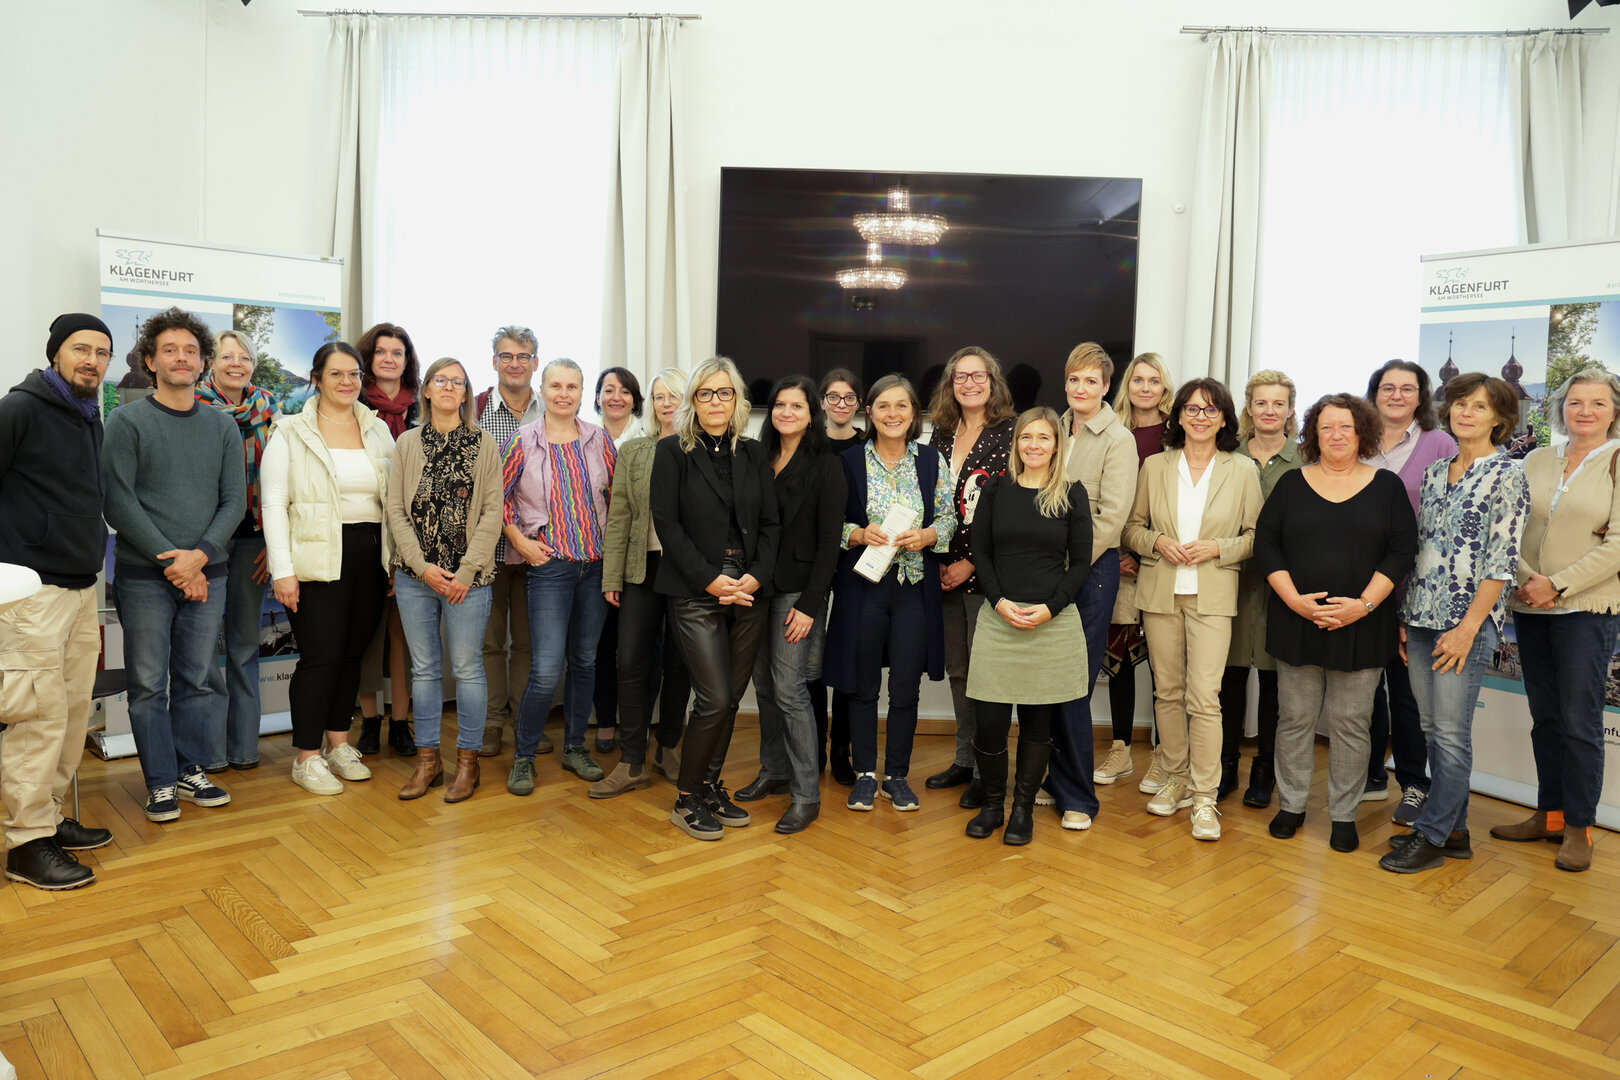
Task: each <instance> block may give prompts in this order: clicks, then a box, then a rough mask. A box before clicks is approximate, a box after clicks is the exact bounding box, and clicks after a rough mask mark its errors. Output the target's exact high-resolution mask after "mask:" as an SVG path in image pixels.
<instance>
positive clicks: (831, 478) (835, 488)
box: [767, 421, 849, 619]
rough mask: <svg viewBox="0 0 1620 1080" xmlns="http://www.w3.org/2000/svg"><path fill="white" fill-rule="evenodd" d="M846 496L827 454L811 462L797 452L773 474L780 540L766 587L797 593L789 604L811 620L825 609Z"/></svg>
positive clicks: (839, 467) (840, 467)
mask: <svg viewBox="0 0 1620 1080" xmlns="http://www.w3.org/2000/svg"><path fill="white" fill-rule="evenodd" d="M767 423H769V421H767ZM848 496H849V485H848V484H847V483H846V482H845V481H844V466H843V465H842V464H841V463H840V462H839V460H838V459H837V458H836V457H834V456H833V455H832V454H822V455H820V456H818V457H815V458H811V457H809V456H807V455H806V454H804V453H803V452H802V451H801V452H799V453H797V454H794V455H793V460H792V461H790V462H788V463H787V468H785V469H783V470H782V471H781V472H780V473H777V475H776V506H777V510H778V512H779V513H780V514H781V516H782V539H781V540H780V542H778V544H777V547H776V574H775V575H774V577H773V578H772V580H771V582H770V584H771V585H772V586H774V591H775V592H778V593H794V592H796V593H798V594H799V599H798V600H797V601H795V602H794V605H793V606H794V607H795V608H796V609H798V610H799V611H800V612H802V613H804V614H805V615H808V616H810V617H811V618H812V619H814V618H817V617H818V616H820V615H821V614H822V612H823V611H824V610H825V608H826V606H827V591H828V589H830V588H831V587H832V579H833V572H834V571H836V570H837V569H838V552H839V538H840V536H841V535H842V534H843V530H844V501H845V499H847V498H848Z"/></svg>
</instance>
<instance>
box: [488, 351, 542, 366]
mask: <svg viewBox="0 0 1620 1080" xmlns="http://www.w3.org/2000/svg"><path fill="white" fill-rule="evenodd" d="M495 359H497V360H499V361H500V362H501V363H502V364H505V365H506V366H507V367H511V366H512V365H513V364H522V365H523V366H524V367H528V366H529V365H530V364H532V363H534V353H532V352H520V353H509V352H503V353H496V354H495Z"/></svg>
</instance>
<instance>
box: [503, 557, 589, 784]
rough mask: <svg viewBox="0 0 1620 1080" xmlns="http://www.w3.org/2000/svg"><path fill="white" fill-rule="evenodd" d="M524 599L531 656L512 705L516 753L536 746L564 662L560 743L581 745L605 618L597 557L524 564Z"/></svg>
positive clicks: (526, 754)
mask: <svg viewBox="0 0 1620 1080" xmlns="http://www.w3.org/2000/svg"><path fill="white" fill-rule="evenodd" d="M524 599H525V601H526V602H527V604H528V607H529V645H530V648H531V649H532V650H533V654H532V655H533V661H532V663H531V664H530V666H529V685H528V686H526V687H524V688H523V704H522V706H520V707H519V709H518V723H517V736H516V740H517V754H518V756H519V757H533V756H534V754H535V751H536V750H538V749H540V734H541V732H543V731H545V728H546V714H547V713H549V712H550V711H551V699H552V698H553V697H555V696H556V693H557V683H559V682H560V681H562V677H563V667H564V665H565V664H566V665H567V668H568V684H567V686H566V687H565V688H564V691H563V722H564V726H563V749H564V750H576V749H578V748H580V747H582V746H584V745H585V722H586V721H587V720H589V719H590V718H591V705H592V703H593V700H594V698H595V694H596V643H597V642H598V641H600V640H601V638H602V624H603V623H604V622H606V621H607V609H608V602H607V598H606V597H604V596H603V595H602V560H600V559H597V560H594V561H592V562H578V561H576V560H573V559H552V560H550V561H549V562H545V563H542V564H541V565H539V566H531V567H529V580H528V586H527V588H526V590H525V592H524Z"/></svg>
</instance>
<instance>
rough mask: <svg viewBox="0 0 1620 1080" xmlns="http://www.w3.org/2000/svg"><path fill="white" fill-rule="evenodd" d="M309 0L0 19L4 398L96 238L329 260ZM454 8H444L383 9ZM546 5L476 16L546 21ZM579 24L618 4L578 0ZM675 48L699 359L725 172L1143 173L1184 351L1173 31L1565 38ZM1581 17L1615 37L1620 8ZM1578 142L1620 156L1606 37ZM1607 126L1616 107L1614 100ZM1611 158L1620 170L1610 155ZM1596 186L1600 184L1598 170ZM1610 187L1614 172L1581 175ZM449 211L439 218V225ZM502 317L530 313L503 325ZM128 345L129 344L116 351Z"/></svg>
mask: <svg viewBox="0 0 1620 1080" xmlns="http://www.w3.org/2000/svg"><path fill="white" fill-rule="evenodd" d="M299 6H318V5H317V3H316V0H253V3H252V5H251V6H249V7H245V8H244V7H243V6H242V4H241V3H240V2H239V0H53V2H52V3H50V4H29V5H7V6H6V8H5V10H4V13H3V14H0V100H3V101H5V102H6V103H7V105H6V107H5V109H4V115H3V116H0V125H3V126H0V146H3V147H4V151H5V152H4V157H3V160H4V161H5V162H6V168H4V169H0V185H3V186H0V215H3V216H0V251H4V252H5V253H6V256H7V257H6V258H5V261H4V266H3V267H0V388H4V387H7V386H10V385H11V384H12V383H13V382H15V381H16V379H17V378H20V377H21V375H22V373H23V372H24V371H26V370H27V369H28V368H30V367H33V366H35V365H36V364H37V363H38V362H39V355H38V354H39V353H40V352H41V350H42V346H43V339H44V337H45V332H46V327H47V326H48V324H49V321H50V319H51V317H53V316H54V315H55V314H56V313H58V312H61V311H66V310H75V309H86V308H88V309H92V310H94V309H95V308H96V307H97V305H98V299H97V287H96V268H95V265H94V245H93V237H94V232H95V229H96V228H97V227H98V226H99V227H107V228H112V229H119V230H125V231H130V232H135V233H142V234H147V235H152V236H157V237H162V238H170V239H177V240H205V241H208V242H212V243H220V244H231V245H237V246H243V247H256V248H269V249H274V250H282V251H289V252H297V253H305V254H328V253H330V246H331V236H330V228H331V195H330V190H329V189H330V187H331V184H332V180H331V176H332V171H333V168H334V164H333V154H332V149H331V148H332V146H333V144H334V142H335V135H334V128H333V126H332V119H333V116H332V109H331V108H330V106H329V105H328V103H327V102H326V101H325V100H324V97H325V92H326V91H325V80H324V76H323V72H324V69H325V60H326V41H327V28H326V25H325V20H322V19H305V18H301V17H300V16H298V15H297V14H296V9H297V8H298V7H299ZM377 6H379V7H387V8H389V9H390V10H406V9H414V10H434V9H438V10H444V9H446V8H454V7H456V6H457V5H455V4H450V3H445V2H443V0H394V2H393V3H385V2H381V0H380V2H379V3H378V5H377ZM544 6H545V5H544V4H543V3H541V2H540V0H481V2H480V3H479V4H477V5H476V7H478V8H479V9H483V10H535V9H538V8H543V7H544ZM558 6H561V7H567V8H568V9H570V10H585V11H590V10H600V11H610V10H623V8H624V7H625V6H626V5H625V4H623V3H622V2H620V0H570V3H568V4H566V5H558ZM684 6H685V7H686V8H689V9H692V10H694V11H697V12H699V13H701V14H702V15H703V16H704V18H703V21H701V22H693V23H689V24H688V26H687V29H686V31H685V39H684V46H683V48H684V64H685V69H684V81H685V93H686V107H687V108H686V118H687V119H686V134H687V139H688V149H689V153H688V157H687V162H686V176H687V184H688V189H687V206H688V211H689V221H690V223H691V226H692V235H693V246H692V251H691V259H690V267H689V270H690V273H691V275H692V284H693V296H694V302H695V311H694V321H693V325H694V331H693V351H694V354H696V355H705V354H707V353H708V352H709V351H711V349H712V346H713V333H714V288H715V271H716V257H717V251H718V216H719V184H720V168H721V166H723V165H752V166H787V167H827V168H856V169H895V170H908V169H909V170H916V171H929V170H942V171H951V170H954V171H966V172H1013V173H1017V172H1024V173H1054V174H1072V175H1125V176H1140V177H1141V178H1142V179H1143V182H1144V183H1143V213H1142V246H1141V278H1140V281H1141V291H1140V297H1139V302H1138V309H1137V341H1138V344H1139V347H1141V348H1144V349H1147V348H1158V349H1162V350H1165V351H1167V352H1168V353H1170V354H1172V355H1173V354H1174V353H1175V352H1176V351H1177V349H1178V348H1179V343H1180V341H1181V326H1182V308H1183V301H1184V297H1183V292H1184V258H1185V251H1186V225H1187V217H1186V215H1177V214H1176V213H1174V211H1173V209H1172V208H1173V206H1174V205H1175V204H1177V203H1178V202H1181V201H1183V200H1185V198H1186V189H1187V179H1188V174H1189V172H1190V170H1191V168H1192V157H1193V150H1194V146H1193V142H1194V137H1195V136H1194V130H1193V124H1194V118H1195V116H1196V112H1197V109H1198V105H1199V100H1200V97H1201V94H1202V84H1203V72H1204V49H1203V47H1202V46H1201V45H1200V44H1199V42H1198V39H1197V38H1195V37H1191V36H1184V35H1181V34H1179V33H1178V32H1177V31H1178V30H1179V28H1180V27H1181V25H1182V24H1183V23H1198V24H1235V25H1256V24H1258V25H1275V26H1293V25H1298V24H1299V23H1300V22H1302V21H1304V22H1309V23H1311V24H1312V25H1315V26H1322V27H1348V28H1401V29H1405V28H1410V29H1414V30H1431V29H1479V30H1492V29H1501V28H1503V27H1509V26H1511V27H1516V28H1520V27H1525V26H1532V25H1533V26H1554V27H1556V26H1565V25H1569V19H1568V12H1567V8H1566V6H1565V3H1564V0H1427V2H1423V3H1414V2H1412V0H1358V2H1357V3H1355V4H1344V5H1339V6H1338V7H1337V10H1335V11H1334V12H1332V13H1331V14H1330V13H1327V12H1322V13H1313V14H1311V15H1309V16H1307V15H1304V14H1302V13H1301V8H1302V7H1303V5H1300V4H1298V3H1297V2H1295V0H1159V2H1157V3H1152V4H1146V3H1143V4H1125V3H1120V2H1118V0H1007V2H1004V3H1002V4H1000V5H995V6H992V5H989V4H986V3H983V2H982V0H935V2H930V3H923V2H915V0H907V2H895V0H890V2H885V3H874V2H872V0H821V2H819V3H817V4H815V5H788V4H778V3H761V2H759V0H698V2H695V3H692V4H687V5H684ZM1576 25H1580V26H1607V27H1611V28H1620V8H1596V7H1593V8H1590V9H1588V11H1587V12H1585V13H1584V14H1583V15H1582V16H1581V17H1580V19H1579V20H1577V23H1576ZM1601 48H1602V56H1601V57H1600V60H1601V61H1602V62H1599V63H1594V64H1593V65H1591V69H1590V71H1589V75H1590V76H1591V78H1592V79H1593V80H1594V81H1606V83H1607V86H1608V88H1609V89H1606V90H1605V91H1604V93H1603V94H1601V95H1599V98H1600V101H1601V106H1600V108H1599V110H1598V112H1599V115H1598V116H1595V117H1594V120H1596V122H1595V123H1594V124H1593V125H1592V128H1591V129H1589V138H1593V139H1600V140H1606V142H1607V143H1608V144H1611V145H1612V143H1613V142H1614V139H1615V131H1616V125H1617V122H1620V121H1617V118H1616V115H1615V106H1614V101H1615V99H1617V98H1620V34H1614V35H1611V37H1610V38H1609V39H1605V40H1603V41H1602V42H1601ZM1605 109H1606V110H1607V111H1606V112H1604V111H1603V110H1605ZM1611 156H1612V155H1611ZM1604 171H1608V170H1607V169H1606V170H1604ZM1592 182H1593V184H1594V185H1598V186H1601V187H1603V188H1604V189H1607V190H1612V180H1611V179H1610V177H1608V176H1595V177H1594V178H1593V180H1592ZM450 212H453V209H452V210H451V211H450ZM515 317H519V318H521V317H523V316H522V313H521V312H519V313H515ZM115 344H116V346H117V347H119V348H125V347H127V345H128V344H129V343H127V342H122V341H120V342H117V343H115Z"/></svg>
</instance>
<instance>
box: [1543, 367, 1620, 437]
mask: <svg viewBox="0 0 1620 1080" xmlns="http://www.w3.org/2000/svg"><path fill="white" fill-rule="evenodd" d="M1576 383H1601V384H1602V385H1604V386H1607V387H1608V388H1609V400H1610V401H1612V402H1614V419H1613V420H1612V421H1610V422H1609V438H1611V439H1613V438H1615V437H1616V436H1620V377H1616V376H1615V374H1614V372H1612V371H1610V370H1609V369H1608V368H1606V367H1604V366H1603V365H1601V364H1593V365H1592V366H1591V367H1584V368H1581V369H1580V370H1579V371H1577V372H1575V374H1573V375H1571V376H1570V377H1569V378H1567V379H1565V380H1564V384H1563V385H1562V386H1560V387H1559V388H1558V389H1557V390H1554V391H1553V392H1552V393H1551V394H1548V395H1547V401H1546V404H1545V406H1544V408H1545V409H1546V412H1547V423H1548V425H1549V426H1551V428H1552V429H1553V434H1555V435H1565V436H1567V435H1568V434H1569V427H1568V426H1567V425H1566V424H1565V423H1564V403H1565V402H1566V401H1567V400H1568V399H1569V391H1570V388H1571V387H1572V386H1574V385H1575V384H1576Z"/></svg>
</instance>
